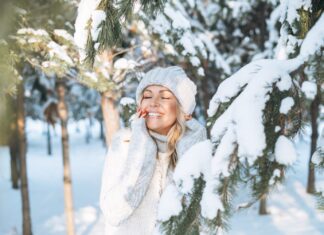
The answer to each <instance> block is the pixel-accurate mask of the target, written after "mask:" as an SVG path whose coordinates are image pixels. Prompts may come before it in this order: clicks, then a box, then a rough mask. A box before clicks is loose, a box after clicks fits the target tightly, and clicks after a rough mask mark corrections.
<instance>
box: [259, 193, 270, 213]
mask: <svg viewBox="0 0 324 235" xmlns="http://www.w3.org/2000/svg"><path fill="white" fill-rule="evenodd" d="M267 214H268V212H267V195H266V194H263V195H262V197H261V198H260V205H259V215H267Z"/></svg>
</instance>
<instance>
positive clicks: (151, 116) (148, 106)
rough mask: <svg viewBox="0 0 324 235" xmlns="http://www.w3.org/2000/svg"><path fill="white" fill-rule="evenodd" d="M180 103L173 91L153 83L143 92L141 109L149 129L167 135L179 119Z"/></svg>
mask: <svg viewBox="0 0 324 235" xmlns="http://www.w3.org/2000/svg"><path fill="white" fill-rule="evenodd" d="M178 109H179V105H178V102H177V98H176V97H175V96H174V95H173V94H172V92H171V91H170V90H169V89H167V88H165V87H163V86H159V85H151V86H149V87H147V88H146V89H145V90H144V92H143V98H142V101H141V106H140V109H139V111H141V113H140V115H141V116H143V117H144V118H145V119H146V126H147V128H148V129H150V130H152V131H155V132H157V133H159V134H161V135H167V134H168V132H169V130H170V129H171V127H172V126H173V125H174V123H175V121H176V119H177V112H178Z"/></svg>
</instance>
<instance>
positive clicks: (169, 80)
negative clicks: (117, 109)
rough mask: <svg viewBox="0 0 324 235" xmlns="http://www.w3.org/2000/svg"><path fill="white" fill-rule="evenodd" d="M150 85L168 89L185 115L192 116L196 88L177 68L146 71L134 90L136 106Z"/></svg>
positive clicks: (158, 68) (159, 68)
mask: <svg viewBox="0 0 324 235" xmlns="http://www.w3.org/2000/svg"><path fill="white" fill-rule="evenodd" d="M151 85H161V86H164V87H166V88H168V89H169V90H170V91H171V92H172V93H173V94H174V96H175V97H176V98H177V99H178V101H179V103H180V105H181V107H182V110H183V111H184V112H185V113H186V114H192V112H193V111H194V109H195V106H196V100H195V95H196V93H197V87H196V85H195V84H194V83H193V82H192V81H191V80H190V79H189V78H188V77H187V75H186V73H185V71H184V70H183V69H182V68H180V67H179V66H171V67H167V68H161V67H157V68H154V69H152V70H150V71H148V72H147V73H146V74H145V75H144V77H143V79H142V80H141V81H140V83H139V84H138V87H137V90H136V102H137V105H139V104H140V102H141V100H140V99H141V95H142V92H143V91H144V89H145V88H146V87H148V86H151Z"/></svg>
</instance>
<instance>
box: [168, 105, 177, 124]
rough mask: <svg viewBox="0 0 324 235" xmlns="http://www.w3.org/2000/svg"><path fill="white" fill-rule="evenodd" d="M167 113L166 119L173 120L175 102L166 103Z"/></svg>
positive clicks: (175, 116) (175, 114) (175, 115)
mask: <svg viewBox="0 0 324 235" xmlns="http://www.w3.org/2000/svg"><path fill="white" fill-rule="evenodd" d="M166 109H167V113H168V119H169V120H170V121H172V122H174V121H175V120H176V119H177V106H176V104H175V103H174V104H170V105H168V107H167V108H166Z"/></svg>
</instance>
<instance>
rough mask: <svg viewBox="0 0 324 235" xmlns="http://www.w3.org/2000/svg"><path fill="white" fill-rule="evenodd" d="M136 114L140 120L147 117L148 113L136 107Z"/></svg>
mask: <svg viewBox="0 0 324 235" xmlns="http://www.w3.org/2000/svg"><path fill="white" fill-rule="evenodd" d="M136 114H137V117H138V118H141V117H143V118H146V117H147V115H148V112H147V111H146V110H145V109H142V108H141V107H138V108H137V111H136Z"/></svg>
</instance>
